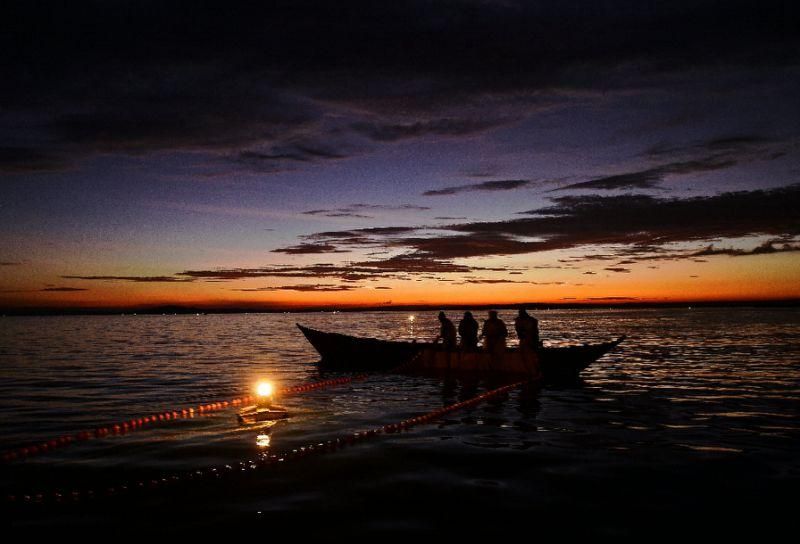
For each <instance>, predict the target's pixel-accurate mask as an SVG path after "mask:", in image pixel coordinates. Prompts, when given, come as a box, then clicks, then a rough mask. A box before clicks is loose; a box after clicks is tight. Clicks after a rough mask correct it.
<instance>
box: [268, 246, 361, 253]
mask: <svg viewBox="0 0 800 544" xmlns="http://www.w3.org/2000/svg"><path fill="white" fill-rule="evenodd" d="M348 251H350V250H349V249H339V248H338V246H335V245H333V244H326V243H322V244H312V243H303V244H298V245H296V246H289V247H282V248H278V249H273V250H272V252H273V253H286V254H287V255H313V254H316V253H347V252H348Z"/></svg>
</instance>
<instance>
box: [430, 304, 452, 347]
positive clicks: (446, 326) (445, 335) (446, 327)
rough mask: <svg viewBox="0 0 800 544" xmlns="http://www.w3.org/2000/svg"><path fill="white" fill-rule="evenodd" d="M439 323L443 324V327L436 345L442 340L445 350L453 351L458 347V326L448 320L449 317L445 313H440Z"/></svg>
mask: <svg viewBox="0 0 800 544" xmlns="http://www.w3.org/2000/svg"><path fill="white" fill-rule="evenodd" d="M439 323H441V325H442V327H441V329H440V331H439V336H437V337H436V339H435V340H434V343H436V342H437V341H438V340H439V339H440V338H441V339H442V344H443V345H444V349H453V348H455V347H456V326H455V325H453V322H452V321H450V320H449V319H447V316H446V315H444V312H439Z"/></svg>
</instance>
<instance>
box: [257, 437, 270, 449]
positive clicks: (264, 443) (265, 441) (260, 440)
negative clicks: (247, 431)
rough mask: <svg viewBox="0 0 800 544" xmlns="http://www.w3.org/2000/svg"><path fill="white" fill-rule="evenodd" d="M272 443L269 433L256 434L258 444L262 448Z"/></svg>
mask: <svg viewBox="0 0 800 544" xmlns="http://www.w3.org/2000/svg"><path fill="white" fill-rule="evenodd" d="M269 444H270V437H269V435H268V434H260V435H258V436H256V446H258V447H261V448H268V447H269Z"/></svg>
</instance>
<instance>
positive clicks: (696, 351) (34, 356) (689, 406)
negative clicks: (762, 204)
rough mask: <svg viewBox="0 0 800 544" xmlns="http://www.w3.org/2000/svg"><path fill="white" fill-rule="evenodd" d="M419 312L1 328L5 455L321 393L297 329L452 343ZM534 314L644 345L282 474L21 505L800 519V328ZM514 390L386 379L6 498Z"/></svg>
mask: <svg viewBox="0 0 800 544" xmlns="http://www.w3.org/2000/svg"><path fill="white" fill-rule="evenodd" d="M453 314H454V316H455V313H453ZM409 315H411V314H410V313H409V312H403V313H399V312H398V313H390V312H380V313H339V314H331V313H314V314H291V315H290V314H249V315H248V314H240V315H197V316H195V315H180V316H173V315H167V316H114V317H108V316H81V317H6V318H2V319H0V437H2V438H1V441H2V443H1V444H0V448H2V449H3V450H5V449H7V448H12V447H16V446H21V445H26V444H29V443H36V442H40V441H42V440H46V439H49V438H52V437H57V436H60V435H62V434H64V433H69V432H75V431H77V430H81V429H85V428H92V427H95V426H98V425H103V424H108V423H113V422H117V421H122V420H126V419H130V418H133V417H139V416H142V415H147V414H150V413H153V412H155V411H160V410H164V409H173V408H184V407H188V406H194V405H197V404H198V403H199V402H200V401H213V400H222V399H228V398H232V397H234V396H236V395H237V394H239V393H241V392H245V391H247V390H249V389H251V388H252V384H253V383H254V381H255V380H256V379H258V378H260V377H269V378H270V379H272V380H273V381H275V382H277V383H278V384H279V385H293V384H299V383H302V382H307V381H313V380H318V379H320V378H323V377H329V375H325V376H321V375H320V373H319V371H318V369H317V367H316V366H315V364H314V362H315V361H316V360H317V357H316V354H315V352H314V350H313V348H311V346H310V345H308V344H307V342H306V341H305V339H304V338H303V337H302V335H301V334H300V333H299V331H298V330H297V329H296V328H295V327H294V323H295V322H300V323H303V324H306V325H309V326H311V327H314V328H318V329H322V330H330V331H339V332H345V333H349V334H356V335H363V336H375V337H381V338H423V339H424V338H430V337H432V336H433V335H435V333H436V328H437V324H436V313H435V312H417V313H414V315H415V316H416V319H415V320H414V321H411V320H409ZM536 315H537V316H538V317H539V319H540V325H541V330H542V337H543V338H544V339H545V340H546V342H549V343H551V344H554V345H557V344H568V343H580V342H594V341H601V340H606V339H608V338H611V337H615V336H617V335H620V334H623V333H624V334H627V335H628V339H627V340H626V341H625V342H624V343H623V344H622V346H620V348H619V349H618V350H617V351H614V352H613V353H611V354H609V355H606V356H605V357H604V358H603V359H602V360H601V361H599V362H597V363H595V364H594V365H592V366H591V367H590V368H589V369H588V370H587V371H585V372H584V374H583V381H582V382H581V383H579V384H577V385H575V386H570V387H558V388H556V387H553V388H545V389H543V390H536V389H531V388H526V389H521V390H516V391H514V392H512V393H511V394H510V395H508V396H505V397H502V398H500V399H498V400H494V401H492V402H487V403H483V404H481V405H479V406H478V407H475V408H472V409H469V410H464V411H461V412H456V413H453V414H450V415H449V416H447V417H446V418H445V419H444V420H443V421H439V422H437V423H435V424H430V425H425V426H420V427H416V428H414V429H413V430H411V431H409V432H406V433H402V434H394V435H387V436H381V437H379V438H376V439H374V440H370V441H367V442H364V443H362V444H359V445H356V446H355V447H352V448H348V449H345V450H342V451H338V452H335V453H332V454H329V455H324V456H319V457H313V458H307V459H303V460H300V461H297V462H296V463H294V464H292V465H290V466H286V467H284V468H281V469H279V470H257V471H253V472H250V473H248V474H247V476H246V477H238V478H232V479H226V480H222V481H219V482H212V483H205V484H202V485H196V484H192V485H189V486H177V487H176V488H175V489H172V490H168V491H166V492H164V491H153V492H148V493H144V494H142V495H138V496H136V497H135V498H133V499H121V500H120V499H117V500H110V501H102V503H101V504H93V505H88V506H86V505H81V506H67V507H64V506H56V507H47V508H40V507H32V508H23V509H22V511H21V512H18V513H17V514H16V515H15V524H18V525H22V526H38V525H41V524H48V525H59V524H62V523H65V520H69V523H70V524H78V525H81V524H83V525H85V526H94V525H96V524H98V523H109V524H113V523H116V522H118V521H121V520H124V519H126V516H127V515H128V514H129V512H130V511H131V509H134V511H150V512H157V511H161V510H162V509H163V508H164V507H165V506H168V509H169V511H170V513H171V514H170V516H169V525H170V526H172V527H188V526H196V525H198V524H200V525H207V524H217V523H223V524H233V523H236V524H240V523H243V522H244V523H246V522H254V523H259V522H260V520H270V522H271V521H272V520H274V517H275V515H276V513H280V514H288V515H291V514H292V513H298V512H308V511H315V512H322V511H325V512H347V513H350V514H352V513H355V512H361V513H363V512H369V513H370V515H369V516H361V517H357V518H356V519H354V520H351V522H352V525H353V527H352V528H354V529H355V530H356V531H358V532H367V533H369V532H382V531H385V530H389V529H390V530H392V531H395V532H396V531H401V532H402V531H406V532H414V531H422V530H427V529H429V528H430V526H431V523H432V522H431V520H430V518H429V515H430V513H431V512H443V511H453V510H457V511H460V512H468V513H469V512H473V513H474V512H482V513H483V514H484V515H485V514H486V512H495V513H497V512H501V511H502V512H504V513H509V512H524V513H525V514H526V515H528V516H534V517H535V519H537V520H540V521H542V522H543V524H544V523H545V522H546V521H547V520H551V521H552V520H556V519H563V518H571V519H582V520H584V522H585V525H575V524H573V525H572V526H571V528H572V529H573V530H574V529H576V528H578V529H580V530H581V531H583V532H587V533H595V532H598V533H604V534H618V533H625V532H629V531H631V530H632V528H634V527H636V526H637V525H642V526H644V525H646V524H647V523H648V522H647V521H645V520H650V519H653V518H654V517H655V518H659V517H662V518H664V519H669V520H671V521H670V522H669V525H670V526H675V524H676V523H680V520H685V519H688V517H690V516H692V515H697V514H698V513H707V512H710V511H712V510H714V511H723V512H724V511H727V512H728V513H731V512H740V511H741V512H744V513H745V514H746V516H745V517H741V518H739V519H740V520H742V519H747V520H749V522H751V523H753V524H755V523H759V522H761V520H762V518H763V519H764V520H766V519H767V516H771V517H770V519H772V517H774V513H775V512H776V511H778V510H779V509H781V508H786V507H787V505H791V504H793V503H796V499H794V495H793V493H794V492H796V488H797V484H798V482H799V481H800V460H798V459H800V457H799V456H798V453H800V448H799V447H798V445H799V444H800V442H798V437H800V423H799V422H798V402H797V401H798V397H799V395H798V393H800V319H798V318H799V317H800V312H798V310H796V309H748V308H738V309H693V310H689V309H658V310H607V311H603V310H559V311H543V312H538V313H536ZM501 318H503V319H505V320H506V321H507V322H510V321H512V318H513V315H512V314H511V313H509V312H501ZM496 385H499V384H498V383H492V384H487V383H483V382H475V383H472V382H465V381H463V380H462V381H452V380H440V379H433V378H424V377H414V378H410V377H401V376H391V375H375V376H373V377H371V378H369V379H367V380H365V381H360V382H356V383H353V384H349V385H345V386H341V387H336V388H331V389H326V390H322V391H316V392H312V393H307V394H304V395H299V396H294V397H288V398H286V399H283V401H282V404H284V405H285V406H286V407H287V408H289V410H290V411H291V413H292V414H293V415H292V417H291V419H289V420H288V421H285V422H281V423H278V424H277V425H275V426H274V427H271V428H270V429H266V428H265V427H264V426H262V427H259V428H252V427H240V426H238V425H237V424H236V421H235V418H234V413H233V411H230V410H228V411H222V412H217V413H214V414H213V415H211V416H207V417H198V418H194V419H191V420H182V421H178V422H173V423H171V424H168V425H163V426H157V427H154V428H148V429H146V430H144V431H140V432H134V433H131V434H128V435H125V436H112V437H108V438H104V439H100V440H92V441H89V442H85V443H81V444H77V445H74V446H71V447H68V448H64V449H60V450H57V451H54V452H50V453H48V454H47V455H42V456H37V457H31V458H29V459H27V460H25V461H23V462H15V463H13V464H10V465H0V485H2V487H3V491H4V492H5V493H8V492H13V493H19V492H34V493H35V492H40V491H49V490H51V489H56V488H57V489H60V490H69V489H76V488H77V489H82V488H87V487H96V488H98V489H105V488H106V487H108V486H113V485H119V484H120V483H125V482H135V481H137V480H144V481H148V480H149V479H151V478H160V477H162V476H165V475H171V474H185V473H186V471H188V470H190V469H201V468H205V467H209V466H218V465H224V464H236V463H237V462H238V461H240V460H243V459H251V458H253V457H254V456H256V455H257V454H258V453H259V452H263V451H288V450H291V449H292V448H297V447H299V446H301V445H305V444H308V443H309V442H317V441H324V440H328V439H330V438H334V437H337V436H341V435H342V434H343V433H346V432H351V431H355V430H361V429H367V428H372V427H375V426H377V425H382V424H387V423H394V422H397V421H400V420H402V419H404V418H407V417H410V416H414V415H418V414H421V413H425V412H428V411H430V410H433V409H436V408H438V407H441V406H443V405H446V404H450V403H452V402H456V401H457V400H463V399H465V398H469V397H471V396H473V395H475V394H476V393H479V392H482V391H485V390H486V389H487V388H491V387H495V386H496ZM267 434H268V436H269V445H265V444H266V442H265V438H264V435H267ZM259 437H261V438H259ZM5 493H4V494H5ZM76 514H79V515H76ZM148 519H149V522H150V523H152V524H154V525H159V524H164V523H166V522H165V519H164V517H161V516H157V515H154V516H152V517H149V518H148ZM588 519H591V520H592V521H591V523H589V522H588V521H586V520H588ZM773 521H774V520H773Z"/></svg>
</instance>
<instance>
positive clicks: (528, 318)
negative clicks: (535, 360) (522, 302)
mask: <svg viewBox="0 0 800 544" xmlns="http://www.w3.org/2000/svg"><path fill="white" fill-rule="evenodd" d="M514 330H516V331H517V337H519V347H520V348H522V349H528V350H536V349H538V348H539V320H537V319H536V318H535V317H533V316H532V315H529V314H528V312H527V311H525V308H520V310H519V315H518V316H517V318H516V319H515V320H514Z"/></svg>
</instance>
